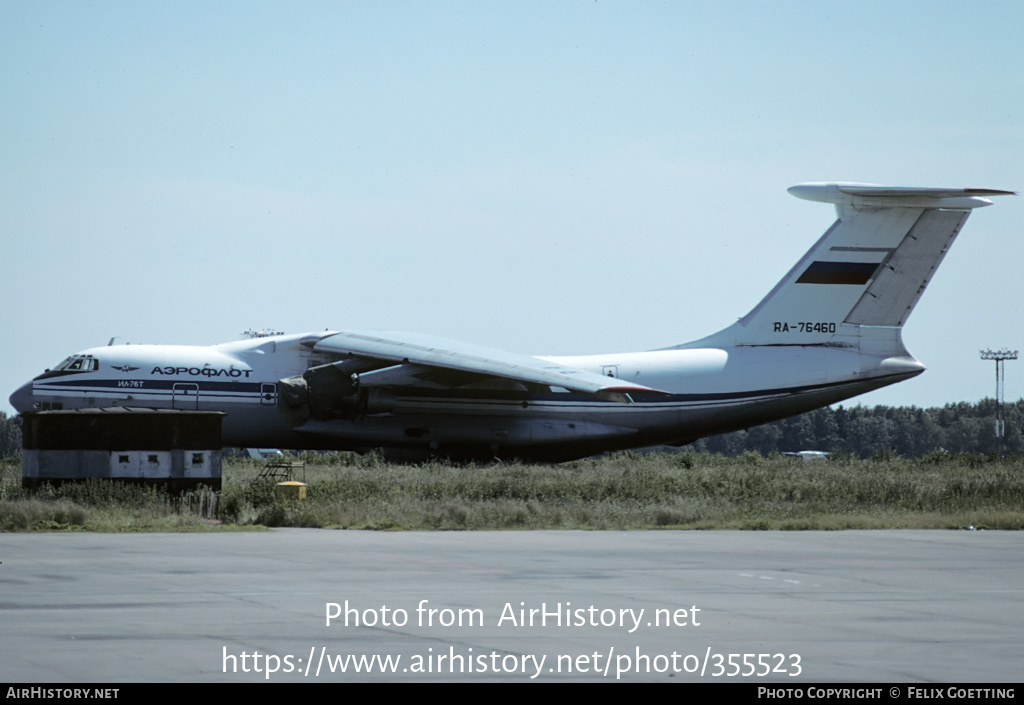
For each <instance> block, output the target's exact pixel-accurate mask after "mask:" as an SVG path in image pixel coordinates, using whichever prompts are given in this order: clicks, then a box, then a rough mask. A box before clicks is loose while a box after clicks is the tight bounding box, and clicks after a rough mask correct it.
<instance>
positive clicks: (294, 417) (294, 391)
mask: <svg viewBox="0 0 1024 705" xmlns="http://www.w3.org/2000/svg"><path fill="white" fill-rule="evenodd" d="M373 367H379V365H372V363H367V362H365V361H361V360H343V361H341V362H335V363H331V364H329V365H319V366H317V367H310V368H309V369H308V370H306V371H305V372H304V373H303V375H302V376H301V377H287V378H285V379H282V380H279V381H278V394H277V400H278V401H277V406H278V409H279V410H280V412H281V414H282V415H283V416H284V417H285V419H286V420H287V421H288V423H289V425H291V426H301V425H302V424H303V423H305V422H306V421H308V420H309V419H311V418H312V419H316V420H317V421H331V420H334V419H344V420H349V421H350V420H352V419H356V418H359V417H361V416H365V415H366V414H379V413H384V412H388V411H391V409H393V408H394V406H395V396H394V393H393V392H391V391H390V390H387V389H384V388H381V387H360V385H359V377H358V373H359V372H365V371H367V369H372V368H373Z"/></svg>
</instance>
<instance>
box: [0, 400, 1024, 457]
mask: <svg viewBox="0 0 1024 705" xmlns="http://www.w3.org/2000/svg"><path fill="white" fill-rule="evenodd" d="M1001 416H1002V419H1003V421H1004V423H1005V436H1004V438H1003V444H1002V445H1003V447H1002V449H1001V448H1000V443H999V438H998V437H997V436H996V425H995V421H996V402H995V400H994V399H983V400H981V401H980V402H977V403H975V404H970V403H967V402H958V403H956V404H946V405H945V406H943V407H932V408H928V409H919V408H917V407H914V406H909V407H906V406H896V407H892V406H875V407H866V406H853V407H849V408H846V407H844V406H842V405H839V406H835V407H827V408H824V409H818V410H816V411H811V412H809V413H806V414H801V415H800V416H793V417H791V418H788V419H783V420H782V421H775V422H773V423H769V424H764V425H763V426H755V427H753V428H751V429H749V430H747V431H735V432H733V433H725V434H722V435H719V436H710V437H708V438H702V439H700V440H699V441H696V442H695V443H692V444H691V445H689V446H687V448H688V449H689V450H693V451H695V452H705V451H706V452H710V453H720V454H722V455H728V456H737V455H741V454H742V453H745V452H747V451H753V452H756V453H760V454H762V455H768V454H769V453H773V452H778V453H787V452H796V451H801V450H823V451H829V452H840V453H849V454H851V455H854V456H857V457H860V458H868V457H871V456H872V455H875V454H878V453H882V454H891V455H899V456H903V457H905V458H917V457H921V456H923V455H928V454H929V453H934V452H941V451H948V452H950V453H983V454H986V455H989V454H994V453H999V452H1000V451H1002V452H1004V453H1006V454H1011V455H1024V435H1022V429H1024V399H1022V400H1020V401H1016V402H1012V403H1009V404H1003V405H1002V410H1001ZM20 454H21V417H19V416H7V414H5V413H4V412H0V458H7V457H12V456H17V455H20Z"/></svg>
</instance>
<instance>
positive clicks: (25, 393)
mask: <svg viewBox="0 0 1024 705" xmlns="http://www.w3.org/2000/svg"><path fill="white" fill-rule="evenodd" d="M10 402H11V406H13V407H14V408H15V409H17V410H18V413H19V414H27V413H28V412H30V411H33V406H32V383H31V382H26V383H25V384H23V385H21V386H20V387H18V389H17V390H16V391H15V392H14V394H12V395H11V397H10Z"/></svg>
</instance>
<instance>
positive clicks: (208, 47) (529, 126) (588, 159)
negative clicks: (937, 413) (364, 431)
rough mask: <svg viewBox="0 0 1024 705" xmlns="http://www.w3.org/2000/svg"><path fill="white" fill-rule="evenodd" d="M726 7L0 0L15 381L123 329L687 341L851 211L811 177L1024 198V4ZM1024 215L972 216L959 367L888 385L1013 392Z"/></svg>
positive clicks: (939, 279)
mask: <svg viewBox="0 0 1024 705" xmlns="http://www.w3.org/2000/svg"><path fill="white" fill-rule="evenodd" d="M722 7H723V6H722V5H720V4H714V3H697V2H666V3H660V2H628V3H627V2H606V1H605V0H598V1H597V2H594V1H593V0H588V1H586V2H515V3H511V2H478V1H477V2H388V3H380V2H322V3H319V2H212V3H205V2H204V3H198V2H195V3H193V2H160V3H147V2H97V3H91V4H87V3H45V2H42V3H30V2H10V1H7V2H0V95H3V96H4V98H3V100H2V101H0V128H2V133H0V134H2V135H3V137H2V138H0V235H2V243H3V244H2V245H0V247H2V248H3V249H2V251H3V253H4V255H5V257H4V259H5V261H6V262H7V263H8V267H7V268H6V269H7V272H6V276H5V277H4V278H3V280H2V283H0V291H2V293H3V296H2V298H0V300H2V304H0V320H2V322H3V331H4V335H3V339H2V341H3V342H2V346H3V355H4V361H5V363H6V364H5V365H4V366H3V369H2V371H0V388H2V389H3V390H5V391H4V393H3V398H4V399H6V396H7V394H9V392H10V391H13V389H14V388H16V387H17V386H18V385H19V384H21V383H22V382H24V381H26V380H27V379H28V378H30V377H31V376H33V375H35V374H37V373H39V372H41V371H42V370H43V369H44V368H45V367H49V366H52V365H54V364H55V363H57V362H58V361H60V360H61V359H62V358H63V357H65V356H66V355H68V354H70V353H71V352H74V351H76V350H80V349H84V348H88V347H93V346H96V345H103V344H105V343H106V342H107V340H108V339H110V338H111V337H114V336H117V337H119V338H120V339H121V340H122V341H129V342H147V343H200V344H208V343H216V342H224V341H228V340H233V339H236V338H237V337H239V335H238V334H239V333H240V332H241V331H243V330H245V329H247V328H251V327H256V328H260V327H274V328H277V329H279V330H283V331H286V332H296V333H297V332H303V331H307V330H318V329H320V330H322V329H324V328H331V329H344V328H381V329H392V330H412V331H419V332H425V333H432V334H436V335H442V336H446V337H450V338H455V339H459V340H464V341H466V342H472V343H478V344H482V345H490V346H494V347H499V348H504V349H508V350H512V351H515V352H521V353H527V354H553V355H557V354H583V353H598V352H618V351H626V350H642V349H648V348H656V347H664V346H668V345H672V344H676V343H681V342H684V341H687V340H692V339H695V338H698V337H701V336H703V335H706V334H708V333H711V332H713V331H715V330H718V329H719V328H722V327H724V326H725V325H727V324H729V323H730V322H732V321H734V320H735V319H736V318H738V317H739V316H741V315H743V314H744V313H746V312H747V311H748V310H749V309H750V308H752V307H753V306H754V305H755V304H756V303H757V302H758V301H759V300H760V299H761V297H762V296H764V294H766V293H767V292H768V290H769V289H770V288H771V287H772V286H773V285H774V284H775V282H776V281H777V280H778V279H779V278H780V277H781V276H782V275H783V274H785V272H786V271H787V270H788V268H789V267H790V266H791V265H792V264H793V263H794V262H795V261H796V260H797V259H798V258H799V257H800V256H801V255H802V254H803V253H804V251H806V249H807V248H808V247H810V245H811V244H813V242H814V241H815V240H816V239H817V237H818V236H819V235H820V234H821V233H822V232H823V231H824V230H825V228H827V227H828V226H829V225H830V224H831V222H832V220H833V219H834V212H833V211H832V209H831V207H829V206H826V205H823V204H815V203H809V202H805V201H800V200H797V199H794V198H792V197H791V196H789V195H788V194H787V193H786V188H787V187H789V186H791V185H793V184H795V183H799V182H802V181H825V180H843V181H864V182H871V183H883V184H890V185H907V186H977V187H986V188H1001V189H1012V190H1024V49H1021V44H1020V38H1019V31H1020V28H1021V27H1024V3H1021V2H1019V1H1018V0H1003V1H1001V0H996V1H994V2H987V3H981V4H977V5H964V4H962V3H954V2H906V1H903V2H891V1H890V2H873V1H862V2H857V3H843V4H836V3H820V2H785V1H781V2H772V3H763V2H749V3H745V2H739V3H732V4H730V5H729V9H728V11H723V9H722ZM1022 220H1024V200H1022V199H1021V198H1020V197H1017V198H1004V199H1002V200H1000V201H998V202H997V203H996V205H995V206H993V207H991V208H986V209H982V210H979V211H976V212H975V213H974V214H973V215H972V216H971V218H970V220H969V221H968V224H967V226H966V227H965V229H964V231H963V233H962V235H961V237H960V238H959V239H958V241H957V243H956V244H955V246H954V248H953V250H952V251H951V253H950V255H949V256H948V257H947V258H946V261H945V263H944V264H943V266H942V269H941V270H940V271H939V273H938V274H937V275H936V277H935V279H934V281H933V283H932V284H931V286H930V287H929V289H928V291H927V292H926V293H925V295H924V297H923V298H922V300H921V302H920V304H919V305H918V307H917V309H916V311H915V313H914V315H913V316H911V318H910V320H909V322H908V324H907V326H906V328H905V332H904V340H905V342H906V343H907V346H908V348H909V349H910V350H911V352H913V353H914V354H915V355H916V356H917V357H918V358H919V359H921V361H922V362H924V363H925V364H926V365H927V366H928V368H929V369H928V371H927V372H926V373H925V374H924V375H922V376H920V377H918V378H916V379H914V380H911V381H909V382H905V383H903V384H900V385H897V386H895V387H891V388H889V389H887V390H882V391H880V392H876V393H873V394H871V395H867V396H865V397H861V398H860V401H861V403H865V404H876V403H878V404H882V403H884V404H901V405H916V406H932V405H941V404H944V403H947V402H954V401H975V400H977V399H980V398H982V397H984V396H991V395H992V393H993V390H994V374H993V368H992V363H990V362H982V361H981V360H979V359H978V350H979V349H981V348H988V347H1011V348H1024V339H1022V336H1021V332H1022V325H1021V322H1020V321H1021V314H1022V311H1024V286H1022V285H1021V283H1020V274H1019V271H1020V260H1021V256H1022V254H1024V248H1022V246H1021V244H1020V238H1021V235H1022V234H1024V233H1022V228H1021V223H1022ZM1015 364H1016V363H1012V362H1011V363H1008V365H1007V373H1008V381H1007V384H1006V392H1007V397H1008V398H1010V399H1017V398H1019V397H1021V395H1022V394H1024V362H1022V363H1021V364H1020V369H1017V368H1015V367H1014V365H1015ZM5 408H7V410H8V412H10V411H11V410H10V408H9V407H5Z"/></svg>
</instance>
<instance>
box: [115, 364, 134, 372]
mask: <svg viewBox="0 0 1024 705" xmlns="http://www.w3.org/2000/svg"><path fill="white" fill-rule="evenodd" d="M111 367H113V368H114V369H115V370H120V371H121V372H134V371H135V370H137V369H139V368H138V367H132V366H131V365H111Z"/></svg>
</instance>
